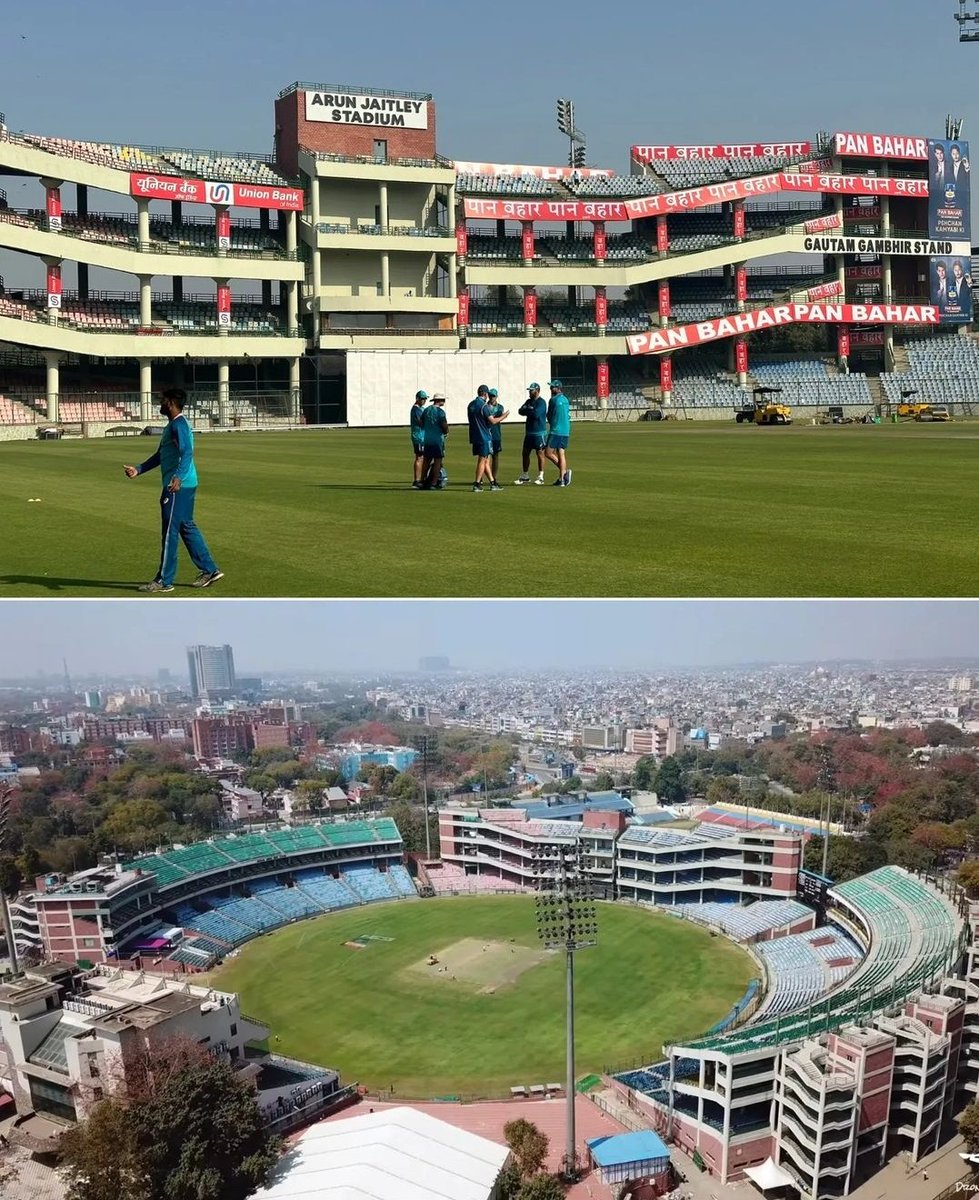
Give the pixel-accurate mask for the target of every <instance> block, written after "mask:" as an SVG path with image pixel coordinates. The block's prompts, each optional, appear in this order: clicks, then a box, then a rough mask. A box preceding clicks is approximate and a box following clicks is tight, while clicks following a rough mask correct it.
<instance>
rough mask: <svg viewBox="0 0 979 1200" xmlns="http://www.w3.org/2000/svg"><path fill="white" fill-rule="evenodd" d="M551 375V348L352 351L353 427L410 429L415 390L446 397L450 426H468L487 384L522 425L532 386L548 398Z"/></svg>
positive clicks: (350, 394)
mask: <svg viewBox="0 0 979 1200" xmlns="http://www.w3.org/2000/svg"><path fill="white" fill-rule="evenodd" d="M550 371H551V355H550V352H549V351H547V350H511V351H507V350H404V351H401V350H348V351H347V423H348V425H351V426H353V427H357V426H364V425H407V424H408V414H409V411H410V409H411V404H412V401H413V400H414V398H415V392H417V391H426V392H428V394H429V396H432V395H434V394H435V393H436V392H442V393H444V395H445V396H446V397H447V399H446V405H445V413H446V416H447V417H448V420H449V424H450V425H459V424H463V423H464V422H465V420H466V405H467V404H468V403H469V401H470V400H471V399H472V398H473V396H475V395H476V389H477V388H478V387H479V385H480V384H481V383H485V384H486V385H487V386H488V387H491V388H497V389H498V390H499V393H500V400H501V401H502V402H503V404H504V405H505V406H506V407H507V408H508V409H509V410H510V421H518V422H519V421H522V420H523V418H522V417H518V416H517V409H518V408H519V407H520V405H521V404H523V402H524V400H526V399H527V384H528V383H539V384H540V385H541V394H542V395H543V396H547V394H548V392H547V381H548V379H550V377H551V375H550ZM508 423H509V422H508Z"/></svg>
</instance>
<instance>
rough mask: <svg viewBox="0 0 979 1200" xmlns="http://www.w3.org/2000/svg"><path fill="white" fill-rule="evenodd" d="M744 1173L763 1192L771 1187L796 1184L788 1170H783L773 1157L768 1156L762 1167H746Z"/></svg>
mask: <svg viewBox="0 0 979 1200" xmlns="http://www.w3.org/2000/svg"><path fill="white" fill-rule="evenodd" d="M744 1173H745V1175H747V1176H748V1178H749V1179H750V1180H751V1182H752V1183H753V1184H755V1185H756V1186H757V1187H760V1188H761V1190H762V1191H763V1192H767V1191H768V1190H769V1188H779V1187H795V1186H796V1182H795V1180H794V1179H793V1178H792V1176H791V1175H790V1174H789V1173H788V1171H786V1170H783V1168H782V1167H780V1166H779V1165H778V1163H777V1162H776V1161H775V1160H774V1159H773V1158H771V1157H769V1158H766V1159H765V1161H764V1162H763V1163H762V1164H761V1166H760V1167H745V1169H744Z"/></svg>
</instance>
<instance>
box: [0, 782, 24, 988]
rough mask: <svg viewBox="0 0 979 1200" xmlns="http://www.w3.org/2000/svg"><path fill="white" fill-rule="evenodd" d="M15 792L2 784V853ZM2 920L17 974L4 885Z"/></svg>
mask: <svg viewBox="0 0 979 1200" xmlns="http://www.w3.org/2000/svg"><path fill="white" fill-rule="evenodd" d="M13 794H14V789H13V788H12V787H10V785H9V784H0V853H2V852H3V848H4V843H5V841H6V835H7V821H8V820H9V816H10V800H11V797H12V796H13ZM0 920H2V921H3V933H4V937H5V938H6V941H7V957H8V958H9V959H10V969H11V971H12V972H13V974H14V975H16V974H17V971H18V967H19V964H18V962H17V941H16V939H15V937H14V926H13V922H12V921H11V919H10V908H9V906H8V903H7V894H6V892H5V891H4V890H3V887H2V885H0Z"/></svg>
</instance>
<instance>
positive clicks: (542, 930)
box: [533, 840, 598, 1181]
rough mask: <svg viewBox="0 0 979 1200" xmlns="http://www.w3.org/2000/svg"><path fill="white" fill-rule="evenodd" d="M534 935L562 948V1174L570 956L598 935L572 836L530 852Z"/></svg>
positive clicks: (568, 1156) (570, 1059) (572, 1174)
mask: <svg viewBox="0 0 979 1200" xmlns="http://www.w3.org/2000/svg"><path fill="white" fill-rule="evenodd" d="M533 870H534V875H535V882H536V887H537V895H536V900H535V905H536V909H537V936H538V937H539V938H540V940H541V941H542V942H543V944H544V946H545V947H546V948H547V949H548V950H563V951H564V953H565V992H566V1004H567V1009H566V1016H567V1027H566V1061H565V1068H566V1078H565V1096H566V1105H567V1130H566V1144H565V1150H564V1158H563V1160H562V1174H563V1175H564V1178H565V1179H566V1180H569V1181H570V1180H575V1179H577V1178H578V1159H577V1152H576V1150H575V1111H574V1102H575V1090H574V1089H575V1055H574V956H575V954H576V953H577V952H578V951H579V950H584V949H586V948H587V947H589V946H594V945H595V944H596V943H597V940H598V926H597V924H596V920H595V904H594V901H593V898H592V893H591V884H590V881H589V880H588V879H587V878H586V877H585V876H584V874H583V873H582V862H581V849H580V847H579V845H578V843H577V840H575V841H573V842H554V843H551V844H542V845H540V846H538V847H537V849H535V850H534V852H533Z"/></svg>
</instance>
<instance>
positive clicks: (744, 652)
mask: <svg viewBox="0 0 979 1200" xmlns="http://www.w3.org/2000/svg"><path fill="white" fill-rule="evenodd" d="M15 605H16V610H17V611H16V619H14V617H13V616H11V615H9V613H8V615H7V616H6V618H5V626H6V627H7V628H8V629H9V628H16V630H17V638H16V640H13V639H8V643H7V644H6V645H4V647H3V651H2V654H0V677H6V678H9V677H11V676H14V675H31V674H33V673H34V672H36V671H38V670H43V671H46V672H58V673H60V671H61V660H62V658H63V657H64V658H67V659H68V665H69V669H70V670H71V671H72V672H73V673H75V674H78V675H81V674H83V673H88V672H99V671H104V672H109V673H112V672H120V673H126V672H130V671H131V672H133V673H137V672H155V671H156V670H157V668H159V667H169V668H170V669H171V670H173V671H176V672H178V673H181V674H182V673H184V672H185V670H186V656H185V653H184V650H185V647H186V646H187V645H189V644H191V643H196V642H203V643H205V644H211V645H213V644H223V643H224V642H229V643H230V644H231V645H232V646H234V648H235V659H236V662H237V664H238V666H239V668H240V669H241V670H242V671H244V672H248V671H270V670H291V669H295V670H308V671H309V672H311V673H312V672H322V671H329V670H331V669H332V670H337V671H356V670H360V669H363V670H366V671H373V670H380V671H383V670H391V671H397V670H414V669H415V668H416V667H417V664H418V658H419V657H420V656H421V655H424V654H446V655H448V656H449V657H450V658H451V660H452V662H453V664H454V665H455V666H458V667H466V668H473V669H483V668H485V669H493V668H498V669H503V670H507V669H512V668H514V669H516V668H522V669H526V670H549V669H552V668H561V667H577V666H598V667H601V666H608V667H636V668H644V667H649V668H653V669H656V668H668V667H671V666H723V665H726V664H731V663H738V662H747V661H751V660H754V661H765V662H805V661H813V660H821V661H830V660H833V659H841V658H864V659H873V658H882V659H894V660H899V659H919V660H920V659H925V658H950V659H951V658H956V657H967V656H976V655H977V654H979V642H977V638H976V633H977V630H979V602H976V601H940V600H939V601H935V600H930V601H924V600H922V601H886V600H885V601H875V600H859V601H832V600H828V601H808V600H806V601H785V600H766V601H709V600H704V601H695V600H688V601H669V600H666V601H637V602H631V601H601V600H592V601H586V600H573V601H561V600H556V601H555V600H552V601H545V600H528V601H505V602H501V603H491V602H489V601H484V600H476V601H467V600H462V601H451V600H448V601H447V600H437V601H425V602H421V601H414V600H410V601H346V600H332V601H323V600H312V601H300V600H283V601H275V600H264V601H255V600H227V601H222V600H218V599H217V598H216V597H215V598H211V597H209V598H208V599H207V600H200V601H195V600H183V601H178V602H176V603H167V604H165V605H161V604H144V603H140V602H138V601H111V600H109V601H105V600H102V601H99V600H90V601H81V600H51V601H46V602H42V603H40V604H38V603H35V602H28V601H18V600H10V601H7V602H6V604H5V607H6V608H7V609H8V610H10V611H11V612H12V610H13V606H15Z"/></svg>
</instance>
